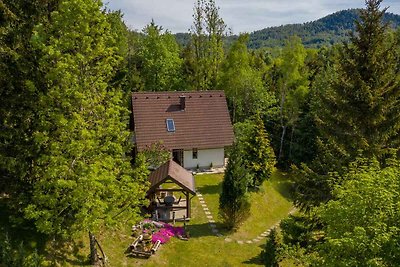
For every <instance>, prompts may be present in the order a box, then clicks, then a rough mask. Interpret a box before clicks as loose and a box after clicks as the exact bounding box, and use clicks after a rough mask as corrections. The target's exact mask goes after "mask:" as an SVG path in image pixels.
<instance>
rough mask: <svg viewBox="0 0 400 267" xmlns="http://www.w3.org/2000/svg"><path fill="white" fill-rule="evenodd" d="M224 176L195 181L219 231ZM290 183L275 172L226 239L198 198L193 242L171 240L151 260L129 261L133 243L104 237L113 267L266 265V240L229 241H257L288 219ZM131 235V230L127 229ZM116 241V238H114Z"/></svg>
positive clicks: (201, 177)
mask: <svg viewBox="0 0 400 267" xmlns="http://www.w3.org/2000/svg"><path fill="white" fill-rule="evenodd" d="M222 179H223V174H202V175H197V176H196V177H195V180H196V188H197V190H198V191H199V192H200V193H201V194H202V195H203V198H204V199H205V201H206V203H207V206H208V208H209V209H210V211H211V213H212V214H213V216H214V219H215V220H216V221H217V227H218V228H219V229H220V230H221V229H222V225H221V221H220V219H219V217H218V203H219V194H220V192H221V183H222ZM289 189H290V182H289V180H288V178H287V176H286V175H285V174H283V173H280V172H275V173H274V174H273V175H272V177H271V180H270V181H267V182H265V183H264V184H263V185H262V188H261V190H260V192H258V193H250V199H251V203H252V207H251V215H250V217H249V218H248V220H247V221H246V222H245V223H244V224H243V225H242V226H241V227H240V228H239V230H238V231H237V232H236V233H234V234H229V233H227V231H224V230H223V231H222V234H223V235H224V236H223V237H216V236H214V235H213V234H212V233H211V228H210V227H209V225H208V222H207V219H206V216H205V213H204V211H203V209H202V207H201V205H200V202H199V200H198V197H195V198H193V200H192V204H193V205H192V220H191V221H190V223H189V224H188V226H187V229H188V230H189V232H190V235H191V238H190V240H189V241H182V240H178V239H177V238H171V241H170V242H169V243H167V244H165V245H162V246H161V249H160V250H159V251H158V252H157V253H156V254H155V255H153V256H152V257H151V258H150V259H136V258H127V257H125V256H124V255H123V250H125V248H127V247H128V245H129V243H130V242H132V240H131V239H128V238H126V237H124V238H122V239H121V238H117V239H116V240H115V242H114V241H112V240H111V239H110V237H109V236H108V237H107V238H106V237H105V236H104V237H103V238H102V240H104V241H103V242H102V243H103V246H104V249H105V251H106V252H108V257H109V258H110V260H111V265H112V266H133V265H135V266H251V265H253V266H254V264H256V265H263V264H262V260H261V258H260V255H261V252H262V249H263V246H264V244H265V239H262V240H261V241H260V242H257V243H253V244H242V245H240V244H238V243H237V242H226V241H225V238H226V237H229V238H232V239H234V240H242V241H247V240H250V239H254V238H255V237H257V236H258V235H260V234H261V233H262V232H264V231H265V230H266V229H268V228H270V227H271V226H273V225H274V224H275V223H277V222H278V221H279V220H281V219H282V218H285V217H286V216H287V214H288V213H289V211H290V210H291V209H292V208H293V207H292V204H291V202H290V200H289V197H288V196H289ZM127 231H128V233H129V229H127ZM114 238H115V237H114Z"/></svg>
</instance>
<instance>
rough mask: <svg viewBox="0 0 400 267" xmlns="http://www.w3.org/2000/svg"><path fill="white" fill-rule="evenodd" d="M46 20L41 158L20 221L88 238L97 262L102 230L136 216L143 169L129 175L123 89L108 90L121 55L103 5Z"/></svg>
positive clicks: (71, 8) (63, 6)
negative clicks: (97, 242)
mask: <svg viewBox="0 0 400 267" xmlns="http://www.w3.org/2000/svg"><path fill="white" fill-rule="evenodd" d="M50 21H51V23H50V25H49V26H48V27H44V25H43V24H40V25H38V26H37V27H36V28H35V34H34V36H33V38H32V42H33V45H34V46H35V47H37V48H38V49H39V50H40V51H41V52H42V53H43V54H44V56H43V58H42V59H41V60H40V64H39V67H40V69H41V70H42V71H43V72H44V73H46V76H45V81H46V90H45V91H44V92H43V93H41V94H40V95H39V99H38V105H39V107H40V109H39V111H38V112H39V114H38V118H39V120H38V121H37V122H36V123H37V128H36V131H35V132H34V133H33V136H34V141H35V144H36V145H37V147H38V148H39V149H40V152H39V155H40V156H39V157H38V158H37V159H36V161H35V162H34V166H33V178H34V184H33V196H32V200H31V202H30V203H26V205H27V206H26V207H25V208H24V214H25V217H26V218H27V219H32V220H34V222H35V225H36V227H37V229H38V230H39V231H41V232H43V233H47V234H54V235H61V236H67V237H70V236H74V235H75V234H77V233H79V232H81V231H86V232H89V236H90V241H91V242H90V243H91V259H92V263H94V261H96V253H95V246H94V242H93V241H94V240H95V234H96V232H97V231H98V229H99V227H101V226H103V225H110V224H114V223H117V222H118V219H119V216H120V215H121V214H126V215H128V216H129V217H131V218H134V217H135V216H137V214H138V209H139V206H140V205H141V204H142V203H143V198H144V193H145V186H146V182H145V179H146V173H145V172H144V171H142V170H143V169H146V168H143V167H137V168H136V171H135V170H133V169H132V166H131V164H130V158H129V157H128V156H127V155H128V152H129V150H130V149H131V145H130V144H129V131H128V130H127V122H128V119H129V116H128V111H127V110H126V108H125V107H124V104H123V101H122V95H123V93H122V90H120V89H119V88H112V87H110V86H109V82H110V79H112V77H113V75H114V67H116V66H117V65H118V64H119V62H120V56H118V54H117V53H116V51H117V48H116V46H115V45H116V44H115V40H114V38H113V35H112V34H111V32H110V24H109V23H108V21H107V17H106V15H105V14H104V12H103V11H102V3H101V1H97V0H96V1H93V0H72V1H71V0H68V1H66V0H65V1H61V3H60V6H59V10H58V12H53V13H52V14H51V18H50ZM139 162H142V163H143V161H138V160H137V163H139ZM143 164H144V163H143Z"/></svg>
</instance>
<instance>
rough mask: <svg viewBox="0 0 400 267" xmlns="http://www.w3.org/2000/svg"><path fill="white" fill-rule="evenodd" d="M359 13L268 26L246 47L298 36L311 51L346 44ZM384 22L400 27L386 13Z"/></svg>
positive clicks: (181, 39)
mask: <svg viewBox="0 0 400 267" xmlns="http://www.w3.org/2000/svg"><path fill="white" fill-rule="evenodd" d="M359 12H360V9H348V10H342V11H338V12H335V13H333V14H331V15H328V16H326V17H323V18H321V19H318V20H316V21H312V22H306V23H303V24H288V25H282V26H275V27H268V28H265V29H262V30H258V31H254V32H252V33H250V40H249V42H248V47H249V48H251V49H258V48H262V47H276V46H283V45H284V43H285V40H286V39H288V38H289V37H290V36H292V35H297V36H299V37H300V38H301V39H302V41H303V45H304V46H305V47H313V48H318V47H322V46H327V45H333V44H336V43H340V42H343V41H348V40H349V32H350V31H354V30H355V24H354V21H355V20H356V19H358V18H359ZM384 21H385V22H388V23H390V24H391V26H392V27H393V28H396V27H398V26H399V25H400V16H399V15H396V14H392V13H386V14H385V16H384ZM175 37H176V39H177V41H178V43H180V44H181V45H186V44H187V43H188V42H189V40H190V36H189V34H187V33H177V34H175ZM236 39H237V36H235V35H234V36H228V37H227V43H232V41H234V40H236Z"/></svg>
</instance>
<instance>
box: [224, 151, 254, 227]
mask: <svg viewBox="0 0 400 267" xmlns="http://www.w3.org/2000/svg"><path fill="white" fill-rule="evenodd" d="M250 179H251V177H250V175H249V173H248V171H247V170H246V169H245V167H244V165H243V160H242V158H241V156H240V151H239V149H238V148H237V146H236V145H234V146H233V148H232V151H231V154H230V155H229V160H228V165H227V168H226V171H225V175H224V180H223V182H222V193H221V195H220V198H219V213H220V216H221V217H222V219H223V221H224V223H225V225H226V226H227V228H228V229H231V230H232V229H233V230H235V229H237V227H238V226H239V225H240V224H241V223H242V222H243V221H244V220H245V219H246V218H247V217H248V216H249V212H250V202H249V199H248V196H247V184H248V182H249V180H250Z"/></svg>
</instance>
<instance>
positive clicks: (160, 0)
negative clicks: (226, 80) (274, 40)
mask: <svg viewBox="0 0 400 267" xmlns="http://www.w3.org/2000/svg"><path fill="white" fill-rule="evenodd" d="M194 2H195V0H108V2H107V1H105V3H106V6H107V7H108V8H110V9H112V10H118V9H120V10H121V11H122V12H123V13H124V20H125V22H126V24H127V25H128V26H129V27H130V28H131V29H136V30H142V29H143V28H144V26H145V25H146V24H148V23H149V22H150V21H151V19H154V20H155V22H156V23H157V24H159V25H161V26H163V28H164V29H168V30H170V31H171V32H173V33H176V32H188V29H189V28H190V26H191V24H192V13H193V6H194ZM216 4H217V5H218V6H219V7H220V8H221V9H220V15H221V17H222V18H223V19H224V21H225V23H226V24H227V25H228V27H230V28H231V29H232V30H233V32H234V33H239V32H252V31H255V30H260V29H262V28H265V27H269V26H279V25H283V24H288V23H303V22H307V21H312V20H316V19H319V18H321V17H324V16H326V15H328V14H331V13H333V12H335V11H339V10H342V9H348V8H359V7H364V0H216ZM382 6H383V7H387V6H390V8H389V10H388V11H389V12H392V13H396V14H400V0H384V1H383V3H382Z"/></svg>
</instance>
